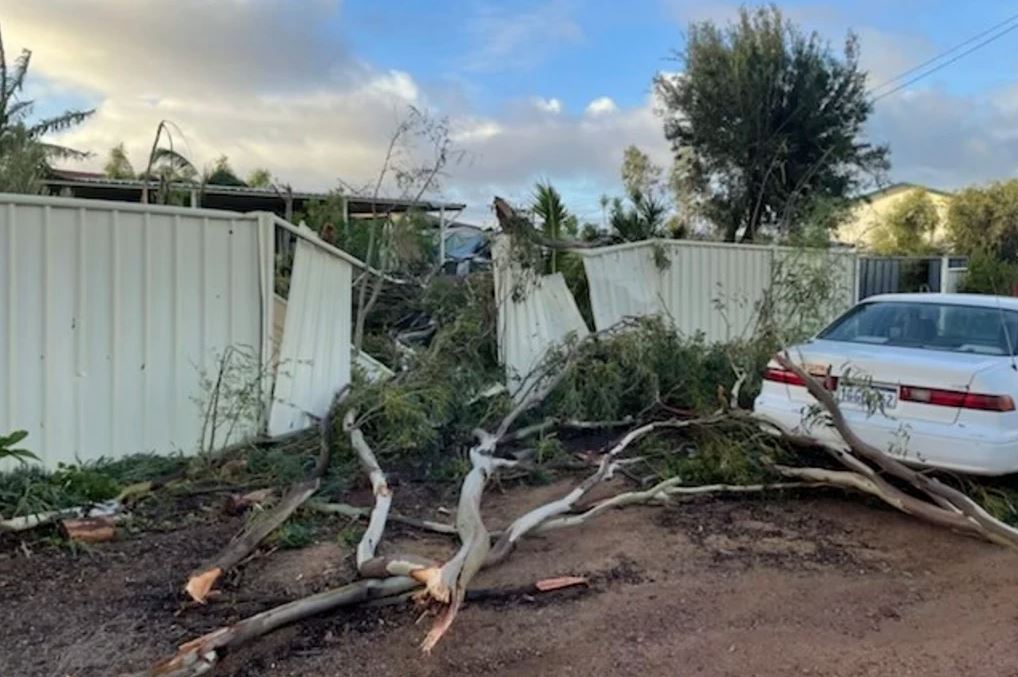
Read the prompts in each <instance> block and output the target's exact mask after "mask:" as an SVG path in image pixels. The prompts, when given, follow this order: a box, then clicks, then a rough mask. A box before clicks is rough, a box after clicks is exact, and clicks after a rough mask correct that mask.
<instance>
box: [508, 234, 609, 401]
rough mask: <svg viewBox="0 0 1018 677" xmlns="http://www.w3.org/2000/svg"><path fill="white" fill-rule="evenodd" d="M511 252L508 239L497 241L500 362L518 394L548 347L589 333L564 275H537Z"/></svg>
mask: <svg viewBox="0 0 1018 677" xmlns="http://www.w3.org/2000/svg"><path fill="white" fill-rule="evenodd" d="M508 254H509V242H508V239H506V238H505V237H500V238H498V239H497V240H496V242H495V246H494V248H493V255H494V268H495V301H496V305H497V306H498V349H499V358H500V359H501V361H502V364H503V365H504V366H505V369H506V381H507V384H508V386H509V390H510V392H511V393H513V394H518V393H520V392H521V391H522V390H523V387H524V385H525V384H526V383H527V376H528V375H529V374H530V373H531V372H532V371H533V370H534V368H535V367H537V366H538V365H539V364H540V362H541V360H542V359H543V358H544V356H545V355H546V353H547V352H548V350H549V349H551V348H553V347H554V346H556V345H559V344H561V343H562V342H563V341H564V340H566V339H567V338H568V337H569V336H570V335H574V336H577V337H582V336H586V335H587V334H588V333H589V330H588V329H587V325H586V324H585V323H584V322H583V316H581V315H580V311H579V309H578V308H577V307H576V301H575V300H574V299H573V295H572V294H570V293H569V288H568V287H567V286H566V282H565V278H563V277H562V274H561V273H556V274H554V275H542V276H535V275H534V274H533V273H532V272H531V271H527V270H521V269H520V268H519V266H517V265H514V264H511V263H510V259H509V256H508Z"/></svg>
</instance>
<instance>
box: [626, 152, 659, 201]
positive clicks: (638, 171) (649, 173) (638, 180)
mask: <svg viewBox="0 0 1018 677" xmlns="http://www.w3.org/2000/svg"><path fill="white" fill-rule="evenodd" d="M621 174H622V185H623V186H625V188H626V193H627V194H628V195H634V194H636V193H642V194H644V195H650V194H651V193H653V192H655V191H656V190H657V189H658V187H659V186H660V184H661V175H662V174H663V170H662V169H661V167H659V166H657V165H656V164H654V163H653V162H652V161H651V159H650V157H649V156H648V155H647V154H646V153H644V152H643V151H642V150H640V149H639V148H637V147H636V146H629V147H628V148H626V150H625V151H623V153H622V168H621Z"/></svg>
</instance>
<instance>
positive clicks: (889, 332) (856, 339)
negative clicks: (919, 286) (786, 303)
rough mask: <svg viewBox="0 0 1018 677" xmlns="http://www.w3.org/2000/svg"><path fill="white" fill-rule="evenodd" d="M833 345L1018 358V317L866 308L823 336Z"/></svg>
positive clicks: (900, 305) (926, 307)
mask: <svg viewBox="0 0 1018 677" xmlns="http://www.w3.org/2000/svg"><path fill="white" fill-rule="evenodd" d="M819 337H820V338H822V339H826V340H828V341H849V342H851V343H871V344H874V345H887V346H900V347H905V348H922V349H926V350H947V351H952V352H960V353H979V354H983V355H1015V354H1018V312H1015V311H1013V310H1005V309H1003V308H993V307H985V306H961V305H955V304H950V303H912V302H907V301H874V302H871V303H862V304H860V305H858V306H856V307H855V308H853V309H852V310H850V311H849V312H848V313H846V314H845V315H843V316H842V317H841V318H839V319H838V320H836V321H835V322H834V324H832V325H831V326H830V327H828V328H827V329H825V330H824V331H822V332H821V333H820V336H819Z"/></svg>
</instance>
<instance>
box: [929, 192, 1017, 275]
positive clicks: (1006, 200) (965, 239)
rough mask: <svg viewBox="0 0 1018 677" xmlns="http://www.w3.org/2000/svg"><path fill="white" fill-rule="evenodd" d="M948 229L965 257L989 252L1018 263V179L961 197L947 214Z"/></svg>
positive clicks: (953, 202)
mask: <svg viewBox="0 0 1018 677" xmlns="http://www.w3.org/2000/svg"><path fill="white" fill-rule="evenodd" d="M947 229H948V233H949V234H950V239H951V243H952V244H953V245H954V247H955V249H957V250H958V251H959V252H961V253H963V254H969V255H972V254H975V253H979V252H985V253H988V254H991V255H993V256H995V257H997V258H999V259H1001V260H1004V261H1012V262H1015V261H1018V179H1012V180H1010V181H999V182H996V183H991V184H990V185H988V186H985V187H983V188H967V189H965V190H963V191H961V192H960V193H958V194H957V195H956V196H955V198H954V200H952V201H951V207H950V208H949V210H948V213H947Z"/></svg>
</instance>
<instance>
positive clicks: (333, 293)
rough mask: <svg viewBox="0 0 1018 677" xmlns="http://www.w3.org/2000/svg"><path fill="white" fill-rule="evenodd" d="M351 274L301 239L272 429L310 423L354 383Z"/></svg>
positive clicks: (275, 431) (283, 429) (345, 265)
mask: <svg viewBox="0 0 1018 677" xmlns="http://www.w3.org/2000/svg"><path fill="white" fill-rule="evenodd" d="M351 278H352V266H351V265H350V263H349V262H347V261H346V260H344V259H342V258H339V257H337V256H335V255H333V254H332V253H330V252H328V251H325V250H324V249H323V248H321V247H318V246H316V245H315V244H313V243H311V242H309V241H307V240H304V239H301V240H299V241H298V242H297V251H296V253H295V254H294V261H293V274H292V277H291V278H290V296H289V299H288V300H287V303H286V322H285V325H284V329H283V340H282V347H281V349H280V354H279V367H278V368H277V373H276V384H275V389H274V392H273V397H272V409H271V413H270V415H269V434H270V435H281V434H283V433H286V432H290V431H291V430H299V429H301V428H306V427H308V426H309V425H311V424H312V423H313V419H312V418H311V416H321V415H322V414H324V413H325V412H326V411H327V410H328V408H329V404H330V403H331V401H332V397H333V395H335V393H336V391H337V390H339V389H340V388H342V387H343V386H344V385H346V384H348V383H349V382H350V363H351V352H350V346H351V338H350V331H351V327H350V322H351V313H352V308H351V303H352V293H351Z"/></svg>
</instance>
